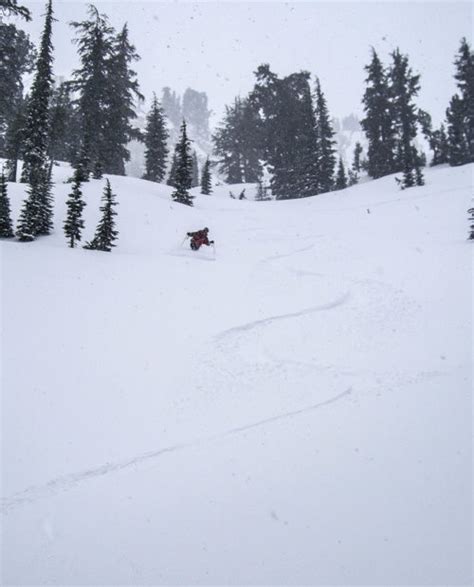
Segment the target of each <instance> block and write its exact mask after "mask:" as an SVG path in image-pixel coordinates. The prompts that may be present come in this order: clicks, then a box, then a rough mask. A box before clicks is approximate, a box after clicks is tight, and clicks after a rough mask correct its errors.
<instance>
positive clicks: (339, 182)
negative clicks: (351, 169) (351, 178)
mask: <svg viewBox="0 0 474 587" xmlns="http://www.w3.org/2000/svg"><path fill="white" fill-rule="evenodd" d="M346 187H347V177H346V170H345V169H344V163H343V162H342V158H341V157H339V164H338V167H337V176H336V184H335V188H336V190H343V189H345V188H346Z"/></svg>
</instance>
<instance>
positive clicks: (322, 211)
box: [0, 165, 473, 585]
mask: <svg viewBox="0 0 474 587" xmlns="http://www.w3.org/2000/svg"><path fill="white" fill-rule="evenodd" d="M472 172H473V166H472V165H471V166H464V167H461V168H435V169H430V170H427V171H426V183H427V185H426V186H424V187H420V188H413V189H410V190H407V191H403V192H402V191H399V190H398V188H397V186H396V184H395V181H394V179H393V177H386V178H383V179H381V180H377V181H372V182H367V183H364V184H362V185H359V186H354V187H352V188H348V189H346V190H344V191H341V192H337V193H331V194H325V195H320V196H317V197H314V198H308V199H304V200H297V201H285V202H275V201H271V202H254V201H245V200H244V201H234V200H231V199H230V198H229V197H228V192H229V186H220V187H218V188H216V190H215V193H214V194H213V195H212V196H202V195H198V196H197V197H196V200H195V207H194V208H187V207H183V206H182V205H179V204H175V203H173V202H172V201H171V200H170V197H169V195H170V193H171V188H169V187H167V186H163V185H156V184H153V183H150V182H146V181H143V180H139V179H134V178H119V177H111V178H110V179H111V183H112V187H113V190H114V192H115V193H116V194H117V196H118V201H119V206H118V208H117V211H118V229H119V232H120V237H119V241H118V246H117V248H116V249H114V251H113V252H112V253H110V254H108V253H100V252H92V251H85V250H83V249H75V250H71V249H68V248H67V247H66V242H65V238H64V235H63V234H62V230H61V225H62V222H63V219H64V217H65V203H64V202H65V198H66V195H67V193H68V191H69V189H70V185H67V184H64V183H61V182H62V181H63V180H64V179H65V178H66V177H67V175H68V170H67V169H65V168H57V169H56V180H57V182H58V183H57V184H56V186H55V196H56V218H55V225H56V230H55V234H54V235H53V236H51V237H46V238H41V239H39V240H38V241H37V242H34V243H18V242H10V241H8V242H1V243H0V246H1V257H0V258H1V263H2V277H3V279H2V283H3V286H2V308H3V314H2V333H3V337H2V342H3V348H2V357H3V385H2V388H3V393H2V399H3V404H2V408H3V409H2V414H3V418H2V427H3V432H2V441H3V446H2V457H3V459H2V460H3V483H2V492H3V501H2V513H3V514H4V515H3V521H2V523H3V527H4V535H3V580H4V583H5V584H45V583H48V584H56V585H70V584H116V585H118V584H138V585H140V584H183V585H190V584H201V585H204V584H208V585H210V584H221V585H231V584H232V585H238V584H269V585H270V584H271V585H276V584H329V583H331V584H369V583H370V584H387V583H391V584H398V585H403V584H425V585H427V584H451V585H453V584H463V583H465V584H467V583H468V582H469V579H470V573H471V568H470V557H471V550H470V519H471V518H470V515H469V512H470V511H471V510H470V508H471V489H472V488H471V477H470V470H471V465H472V463H471V451H470V443H471V436H470V435H471V403H470V402H471V397H470V394H471V353H470V344H471V335H472V323H471V320H472V317H471V302H472V299H471V290H472V273H471V257H472V248H471V247H472V245H471V244H470V243H468V242H467V241H466V237H467V214H466V210H467V209H468V208H469V206H470V197H471V196H472ZM103 184H104V182H102V181H92V182H90V183H89V184H87V185H85V186H84V193H85V196H86V200H87V207H86V210H85V212H86V226H87V228H86V231H85V235H84V236H85V239H86V240H88V239H90V238H91V237H92V235H93V232H94V228H95V225H96V222H97V220H98V215H99V212H98V209H99V200H100V196H101V192H102V188H103ZM231 189H233V188H231ZM251 189H252V188H251V187H250V186H248V187H247V192H248V193H250V192H251ZM233 191H234V192H238V191H239V190H238V188H236V189H235V190H234V189H233ZM9 194H10V196H11V199H12V208H13V213H14V217H15V218H17V216H18V210H19V207H20V205H21V200H22V198H23V197H24V187H23V186H21V185H14V184H10V185H9ZM203 226H208V227H209V228H210V231H211V237H212V238H214V239H215V241H216V251H215V254H214V252H213V251H212V250H211V249H206V250H200V251H199V252H198V253H193V252H192V251H190V250H189V249H188V248H187V246H186V245H184V246H181V242H182V240H183V237H184V235H185V233H186V232H187V231H188V230H195V229H198V228H202V227H203Z"/></svg>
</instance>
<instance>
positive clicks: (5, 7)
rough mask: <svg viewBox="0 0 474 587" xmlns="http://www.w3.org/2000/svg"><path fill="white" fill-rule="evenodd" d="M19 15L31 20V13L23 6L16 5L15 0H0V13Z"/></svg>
mask: <svg viewBox="0 0 474 587" xmlns="http://www.w3.org/2000/svg"><path fill="white" fill-rule="evenodd" d="M1 14H5V15H6V16H21V17H22V18H24V19H25V20H31V13H30V11H29V10H28V8H25V6H18V1H17V0H0V15H1Z"/></svg>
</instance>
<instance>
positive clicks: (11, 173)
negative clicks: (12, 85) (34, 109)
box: [5, 97, 28, 182]
mask: <svg viewBox="0 0 474 587" xmlns="http://www.w3.org/2000/svg"><path fill="white" fill-rule="evenodd" d="M27 105H28V97H26V98H25V99H24V100H21V101H19V102H18V105H17V111H16V113H15V116H14V118H12V120H11V121H10V124H9V125H8V128H7V132H6V135H5V157H6V158H7V163H6V169H7V174H8V181H12V182H16V180H17V171H18V160H19V159H20V157H21V149H22V145H23V135H24V132H25V124H26V113H27Z"/></svg>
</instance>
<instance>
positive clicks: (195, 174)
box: [191, 151, 199, 188]
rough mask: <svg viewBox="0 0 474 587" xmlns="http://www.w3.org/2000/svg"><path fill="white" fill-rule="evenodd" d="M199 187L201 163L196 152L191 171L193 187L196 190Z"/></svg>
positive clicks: (193, 156) (194, 152)
mask: <svg viewBox="0 0 474 587" xmlns="http://www.w3.org/2000/svg"><path fill="white" fill-rule="evenodd" d="M198 185H199V163H198V158H197V154H196V151H193V155H192V169H191V187H192V188H195V187H197V186H198Z"/></svg>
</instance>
